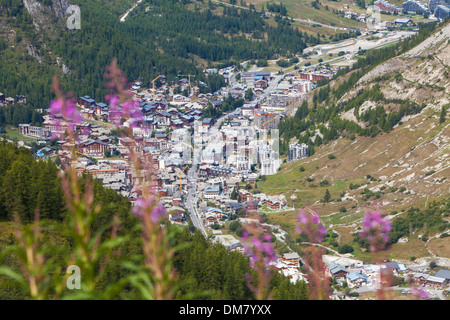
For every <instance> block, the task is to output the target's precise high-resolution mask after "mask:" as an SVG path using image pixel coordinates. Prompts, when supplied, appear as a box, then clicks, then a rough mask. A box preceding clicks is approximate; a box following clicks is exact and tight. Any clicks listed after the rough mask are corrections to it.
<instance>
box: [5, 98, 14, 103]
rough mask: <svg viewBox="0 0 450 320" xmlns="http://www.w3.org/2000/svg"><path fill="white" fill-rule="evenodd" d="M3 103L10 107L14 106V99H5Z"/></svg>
mask: <svg viewBox="0 0 450 320" xmlns="http://www.w3.org/2000/svg"><path fill="white" fill-rule="evenodd" d="M4 102H5V104H7V105H12V104H14V98H13V97H7V98H6V99H5V101H4Z"/></svg>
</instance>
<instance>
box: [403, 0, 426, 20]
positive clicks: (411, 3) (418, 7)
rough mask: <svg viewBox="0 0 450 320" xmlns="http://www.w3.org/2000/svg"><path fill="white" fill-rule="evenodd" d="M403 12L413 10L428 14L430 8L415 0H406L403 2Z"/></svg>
mask: <svg viewBox="0 0 450 320" xmlns="http://www.w3.org/2000/svg"><path fill="white" fill-rule="evenodd" d="M402 7H403V12H415V13H417V14H425V13H427V14H430V10H429V9H428V8H427V7H426V6H424V5H423V4H422V3H420V2H418V1H415V0H408V1H406V2H403V5H402ZM398 20H405V19H398Z"/></svg>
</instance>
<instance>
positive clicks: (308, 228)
mask: <svg viewBox="0 0 450 320" xmlns="http://www.w3.org/2000/svg"><path fill="white" fill-rule="evenodd" d="M297 223H298V224H297V233H299V234H301V233H306V235H307V236H308V238H309V241H310V242H317V243H319V242H322V240H323V239H324V238H325V235H326V233H327V232H326V229H325V226H324V225H323V223H321V221H320V217H319V216H318V215H317V214H315V213H314V214H313V213H307V212H305V210H300V212H299V215H298V217H297Z"/></svg>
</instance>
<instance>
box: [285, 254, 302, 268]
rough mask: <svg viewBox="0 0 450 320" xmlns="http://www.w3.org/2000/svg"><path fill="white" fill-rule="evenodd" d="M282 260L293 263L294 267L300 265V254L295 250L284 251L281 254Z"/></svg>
mask: <svg viewBox="0 0 450 320" xmlns="http://www.w3.org/2000/svg"><path fill="white" fill-rule="evenodd" d="M282 261H284V262H285V263H287V264H291V265H294V266H296V267H299V266H300V256H299V255H298V253H297V252H290V253H284V254H283V255H282Z"/></svg>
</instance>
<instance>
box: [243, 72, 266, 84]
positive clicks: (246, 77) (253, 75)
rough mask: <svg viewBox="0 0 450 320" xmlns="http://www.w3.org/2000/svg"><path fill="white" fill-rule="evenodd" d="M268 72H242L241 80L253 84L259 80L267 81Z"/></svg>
mask: <svg viewBox="0 0 450 320" xmlns="http://www.w3.org/2000/svg"><path fill="white" fill-rule="evenodd" d="M269 79H270V71H253V72H243V73H242V74H241V80H242V81H246V82H252V83H253V82H254V81H259V80H269Z"/></svg>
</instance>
